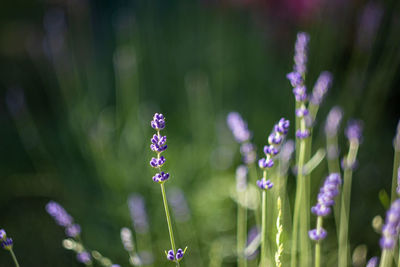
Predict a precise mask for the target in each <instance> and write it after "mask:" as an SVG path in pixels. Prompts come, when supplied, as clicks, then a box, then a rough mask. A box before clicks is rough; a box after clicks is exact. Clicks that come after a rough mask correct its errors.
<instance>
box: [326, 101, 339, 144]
mask: <svg viewBox="0 0 400 267" xmlns="http://www.w3.org/2000/svg"><path fill="white" fill-rule="evenodd" d="M342 118H343V110H342V109H341V108H340V107H333V108H332V109H331V110H330V111H329V113H328V116H327V118H326V122H325V134H326V135H327V136H328V137H333V136H336V135H337V132H338V129H339V125H340V122H341V121H342Z"/></svg>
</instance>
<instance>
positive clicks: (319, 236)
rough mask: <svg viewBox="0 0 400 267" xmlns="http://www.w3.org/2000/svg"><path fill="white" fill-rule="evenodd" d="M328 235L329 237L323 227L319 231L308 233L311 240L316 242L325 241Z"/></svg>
mask: <svg viewBox="0 0 400 267" xmlns="http://www.w3.org/2000/svg"><path fill="white" fill-rule="evenodd" d="M327 235H328V233H327V232H326V230H325V229H324V228H322V227H321V228H320V229H319V230H317V229H312V230H310V231H308V236H309V237H310V239H311V240H314V241H319V240H323V239H325V237H326V236H327Z"/></svg>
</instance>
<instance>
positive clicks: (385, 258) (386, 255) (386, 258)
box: [379, 249, 392, 267]
mask: <svg viewBox="0 0 400 267" xmlns="http://www.w3.org/2000/svg"><path fill="white" fill-rule="evenodd" d="M391 265H392V252H391V251H390V250H386V249H384V250H383V251H382V255H381V261H380V263H379V267H391Z"/></svg>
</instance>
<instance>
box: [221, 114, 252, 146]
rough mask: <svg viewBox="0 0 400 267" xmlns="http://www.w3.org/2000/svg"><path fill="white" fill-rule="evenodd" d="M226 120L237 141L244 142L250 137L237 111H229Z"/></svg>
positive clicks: (245, 124)
mask: <svg viewBox="0 0 400 267" xmlns="http://www.w3.org/2000/svg"><path fill="white" fill-rule="evenodd" d="M226 122H227V124H228V127H229V129H230V130H231V131H232V134H233V136H234V137H235V139H236V141H237V142H238V143H244V142H246V141H248V140H249V139H250V138H251V132H250V131H249V129H248V128H247V123H246V122H245V121H244V120H243V118H242V117H241V116H240V114H239V113H237V112H230V113H229V114H228V117H227V119H226Z"/></svg>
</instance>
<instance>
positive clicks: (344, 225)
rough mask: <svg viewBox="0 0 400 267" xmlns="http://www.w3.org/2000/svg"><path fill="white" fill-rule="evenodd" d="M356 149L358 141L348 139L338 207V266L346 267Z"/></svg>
mask: <svg viewBox="0 0 400 267" xmlns="http://www.w3.org/2000/svg"><path fill="white" fill-rule="evenodd" d="M357 151H358V142H357V141H350V148H349V153H348V155H347V158H346V165H347V166H346V169H345V171H344V177H343V192H342V199H341V203H340V204H341V205H340V206H341V207H340V224H339V267H347V260H348V256H349V248H348V247H349V240H348V232H349V216H350V197H351V184H352V176H353V170H352V166H353V165H354V162H355V159H356V156H357Z"/></svg>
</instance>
